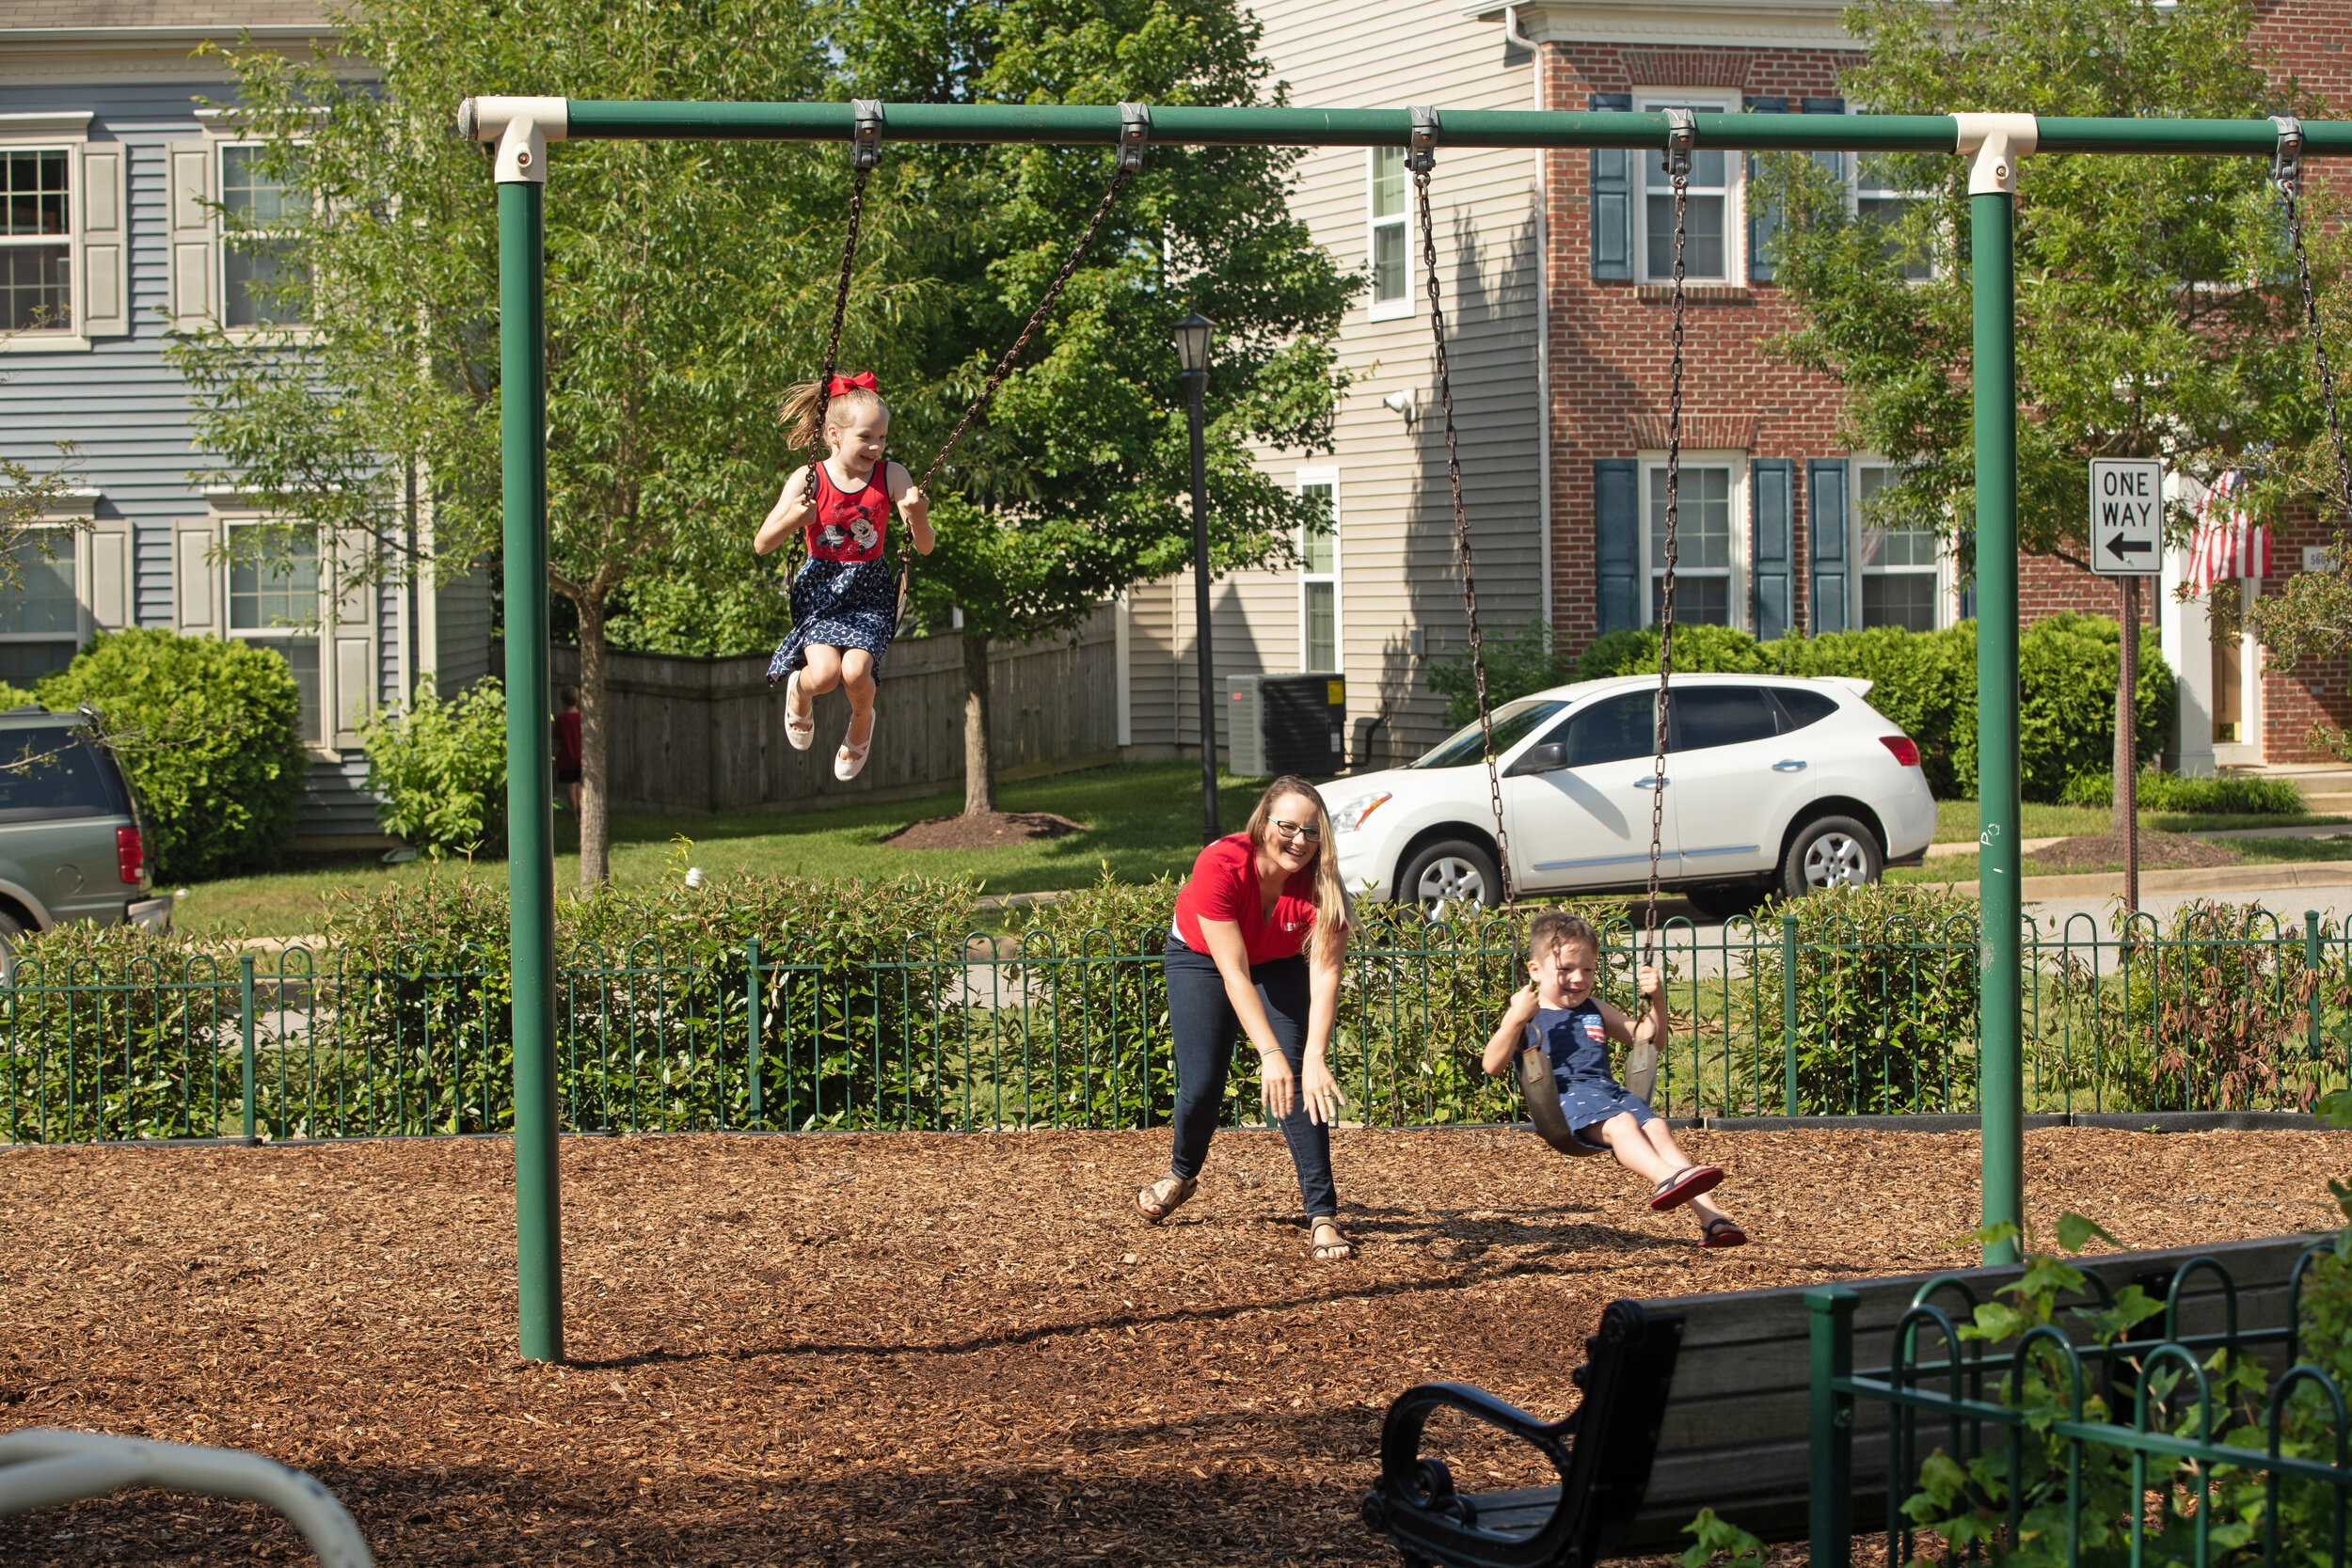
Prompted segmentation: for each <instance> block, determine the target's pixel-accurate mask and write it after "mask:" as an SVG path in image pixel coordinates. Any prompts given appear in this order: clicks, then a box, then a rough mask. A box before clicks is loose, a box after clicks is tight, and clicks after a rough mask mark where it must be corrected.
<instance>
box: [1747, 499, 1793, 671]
mask: <svg viewBox="0 0 2352 1568" xmlns="http://www.w3.org/2000/svg"><path fill="white" fill-rule="evenodd" d="M1794 467H1795V465H1794V464H1792V463H1791V462H1790V461H1789V460H1788V458H1786V457H1758V458H1756V459H1754V460H1753V461H1751V462H1750V463H1749V464H1748V495H1749V498H1750V499H1751V501H1752V503H1753V505H1754V509H1755V510H1754V513H1753V515H1754V516H1755V518H1756V541H1755V544H1756V548H1755V552H1754V555H1755V569H1754V570H1753V571H1751V572H1750V573H1749V574H1748V583H1749V600H1750V605H1749V610H1750V619H1749V625H1750V627H1751V629H1753V630H1754V632H1755V633H1756V640H1757V641H1764V642H1769V641H1772V639H1773V638H1775V637H1779V636H1782V635H1783V634H1785V633H1786V632H1787V631H1788V610H1789V605H1790V603H1791V600H1790V597H1789V587H1790V583H1791V581H1792V579H1793V578H1794V577H1795V574H1796V565H1797V562H1796V547H1795V545H1796V541H1795V533H1796V528H1795V523H1796V518H1795V517H1794V515H1793V508H1792V507H1791V505H1790V501H1791V499H1792V498H1791V496H1790V494H1789V487H1790V485H1791V484H1792V483H1794V472H1793V470H1794Z"/></svg>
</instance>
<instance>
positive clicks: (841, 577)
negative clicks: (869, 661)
mask: <svg viewBox="0 0 2352 1568" xmlns="http://www.w3.org/2000/svg"><path fill="white" fill-rule="evenodd" d="M897 635H898V574H897V573H896V572H893V571H892V570H891V569H890V562H887V561H885V560H881V559H877V560H873V561H856V562H840V561H819V560H817V559H816V558H814V557H812V558H810V559H809V560H808V561H806V562H803V564H802V566H801V569H800V571H799V572H798V573H797V574H796V575H795V576H794V577H793V578H792V631H791V635H789V636H787V638H786V639H785V640H784V641H782V642H780V643H778V644H776V657H773V658H771V659H770V660H769V661H768V684H769V685H771V686H773V685H775V684H776V682H778V681H780V680H782V679H784V677H785V676H787V674H790V673H792V672H793V671H795V670H800V669H804V668H806V667H807V665H808V647H809V644H810V643H812V642H814V643H818V644H820V645H822V646H825V647H832V648H840V649H842V650H844V651H847V650H849V649H850V648H863V649H865V650H866V652H867V653H869V654H871V655H873V656H874V662H875V663H876V664H877V665H879V664H881V663H882V655H883V654H884V653H886V652H888V651H889V648H890V640H891V639H892V638H893V637H895V636H897Z"/></svg>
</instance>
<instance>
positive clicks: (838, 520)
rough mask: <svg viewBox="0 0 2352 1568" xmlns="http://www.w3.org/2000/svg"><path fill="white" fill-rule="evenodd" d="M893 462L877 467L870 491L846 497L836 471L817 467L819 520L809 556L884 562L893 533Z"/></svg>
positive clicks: (810, 527) (868, 482)
mask: <svg viewBox="0 0 2352 1568" xmlns="http://www.w3.org/2000/svg"><path fill="white" fill-rule="evenodd" d="M889 472H890V460H889V459H888V458H887V457H885V458H883V459H882V461H881V462H879V463H877V464H875V465H874V471H873V472H872V473H871V474H869V475H867V476H866V487H865V488H864V489H862V490H859V491H857V492H855V493H854V494H847V495H845V494H844V493H843V492H842V490H841V487H840V486H839V485H837V484H835V483H834V482H833V471H832V470H831V469H830V468H828V467H826V466H825V465H824V464H822V463H819V464H818V465H817V516H816V520H815V521H813V522H811V523H810V524H809V525H808V553H809V554H810V555H811V556H812V557H814V558H815V559H817V560H818V561H842V562H856V561H880V560H881V559H882V535H883V534H885V533H887V532H888V531H890V482H889V479H888V477H887V476H888V474H889Z"/></svg>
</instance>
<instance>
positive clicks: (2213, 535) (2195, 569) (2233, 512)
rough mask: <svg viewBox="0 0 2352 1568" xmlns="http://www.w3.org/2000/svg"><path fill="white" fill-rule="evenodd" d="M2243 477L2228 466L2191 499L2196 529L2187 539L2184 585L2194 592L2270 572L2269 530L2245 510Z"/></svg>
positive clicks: (2207, 591) (2208, 591) (2245, 488)
mask: <svg viewBox="0 0 2352 1568" xmlns="http://www.w3.org/2000/svg"><path fill="white" fill-rule="evenodd" d="M2246 492H2247V485H2246V476H2245V475H2244V474H2242V473H2240V472H2238V470H2237V469H2235V468H2232V469H2229V470H2228V471H2227V472H2225V473H2223V474H2222V476H2221V477H2220V478H2219V479H2217V480H2215V481H2214V482H2213V486H2212V488H2210V489H2208V490H2207V491H2206V492H2205V496H2204V499H2202V500H2201V501H2199V502H2198V503H2197V531H2196V532H2195V533H2194V534H2193V535H2191V537H2190V541H2189V560H2188V584H2189V588H2190V589H2191V590H2192V591H2193V592H2194V593H2195V594H2197V595H2198V596H2199V597H2203V596H2204V595H2206V594H2210V593H2212V592H2213V585H2214V584H2215V583H2217V582H2226V581H2228V580H2230V579H2231V578H2266V577H2268V576H2269V575H2270V531H2269V530H2268V529H2266V528H2265V527H2263V526H2262V525H2261V524H2260V523H2257V522H2255V521H2254V518H2253V515H2252V514H2250V513H2249V512H2248V511H2247V509H2246Z"/></svg>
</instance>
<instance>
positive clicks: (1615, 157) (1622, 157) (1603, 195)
mask: <svg viewBox="0 0 2352 1568" xmlns="http://www.w3.org/2000/svg"><path fill="white" fill-rule="evenodd" d="M1586 107H1588V108H1590V109H1591V110H1592V111H1593V112H1594V113H1596V114H1607V113H1611V112H1615V113H1620V114H1624V113H1629V112H1631V110H1632V108H1633V95H1632V94H1631V93H1629V92H1597V93H1595V94H1593V95H1592V97H1591V98H1590V99H1588V100H1587V101H1586ZM1592 229H1593V281H1595V282H1596V283H1630V282H1632V281H1633V154H1632V153H1631V152H1629V151H1628V150H1626V149H1624V148H1622V147H1596V148H1594V149H1593V198H1592Z"/></svg>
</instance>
